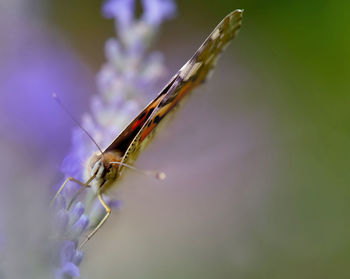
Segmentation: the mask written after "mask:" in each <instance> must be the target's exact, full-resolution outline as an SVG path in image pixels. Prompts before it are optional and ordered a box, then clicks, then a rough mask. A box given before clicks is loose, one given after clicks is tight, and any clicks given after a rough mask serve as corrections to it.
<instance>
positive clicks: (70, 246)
mask: <svg viewBox="0 0 350 279" xmlns="http://www.w3.org/2000/svg"><path fill="white" fill-rule="evenodd" d="M75 249H76V244H75V243H74V242H73V241H69V240H68V241H65V242H64V243H63V245H62V248H61V252H60V260H61V265H64V264H66V263H67V262H71V261H72V258H73V256H74V254H75Z"/></svg>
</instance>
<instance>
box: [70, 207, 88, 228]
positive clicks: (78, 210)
mask: <svg viewBox="0 0 350 279" xmlns="http://www.w3.org/2000/svg"><path fill="white" fill-rule="evenodd" d="M84 211H85V206H84V205H83V203H82V202H77V203H76V204H75V205H74V207H73V209H72V211H71V213H70V216H69V217H70V220H69V224H70V225H73V224H74V223H76V222H77V221H78V220H79V218H80V217H81V215H83V214H84Z"/></svg>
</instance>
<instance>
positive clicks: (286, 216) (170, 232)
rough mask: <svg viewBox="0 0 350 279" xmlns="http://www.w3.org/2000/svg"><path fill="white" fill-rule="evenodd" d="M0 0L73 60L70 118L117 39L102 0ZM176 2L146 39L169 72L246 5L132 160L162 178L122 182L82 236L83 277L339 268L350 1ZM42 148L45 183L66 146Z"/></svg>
mask: <svg viewBox="0 0 350 279" xmlns="http://www.w3.org/2000/svg"><path fill="white" fill-rule="evenodd" d="M3 3H4V5H13V8H12V9H11V11H14V13H18V14H17V15H15V16H17V17H18V16H23V15H25V16H26V18H27V20H28V22H30V23H31V24H33V25H40V26H45V28H46V29H47V30H49V32H50V34H51V35H50V36H51V37H54V38H55V42H59V44H61V45H64V46H65V47H66V48H69V49H70V50H71V51H72V53H73V54H74V57H78V58H76V59H78V60H79V61H82V62H81V63H82V64H83V65H84V66H83V68H84V69H86V74H85V75H84V78H82V79H78V80H76V83H77V86H78V87H79V86H83V87H84V86H87V87H88V88H89V90H87V91H88V93H85V95H84V92H81V93H77V95H75V96H71V97H70V98H72V99H73V101H72V103H73V104H74V108H76V112H75V113H76V114H77V115H79V114H81V113H82V112H83V111H87V110H88V109H89V108H88V103H89V96H90V95H91V94H93V93H94V91H95V89H94V80H93V77H94V73H96V72H97V71H98V69H99V68H100V66H101V65H102V63H103V62H104V60H105V58H104V53H103V48H104V42H105V40H106V39H107V38H109V37H111V36H114V29H113V23H112V21H111V20H106V19H103V18H102V16H101V5H102V2H101V1H92V0H89V1H87V0H85V1H83V0H74V1H62V0H54V1H27V2H21V1H13V2H10V1H8V2H6V1H4V0H3ZM15 3H17V4H15ZM177 3H178V16H177V18H175V19H174V20H172V21H169V22H166V23H165V24H164V26H163V28H162V31H161V33H160V36H159V39H158V41H157V44H156V45H155V47H154V49H157V50H161V51H162V52H163V53H164V54H165V59H166V60H165V61H166V64H167V66H168V67H169V74H168V77H170V76H172V74H173V73H174V72H175V71H176V70H177V69H178V68H180V67H181V66H182V64H183V63H184V62H185V61H186V60H187V59H188V58H189V57H190V56H191V55H192V54H193V53H194V51H195V50H196V48H197V47H198V46H199V45H200V44H201V43H202V41H203V40H204V38H205V37H206V36H207V35H208V34H209V32H211V30H212V29H213V28H214V27H215V26H216V24H217V23H218V22H219V21H220V20H221V18H223V17H224V16H225V15H226V14H227V13H229V12H230V11H232V10H234V9H236V8H243V9H245V12H244V19H243V26H242V29H241V32H240V33H239V36H238V37H237V38H236V39H235V41H234V42H233V44H232V45H231V46H230V47H229V48H228V49H227V51H226V53H224V55H223V59H221V60H220V62H219V63H218V67H217V70H216V72H215V74H214V76H213V78H212V79H211V80H210V82H208V83H207V84H205V85H204V86H202V87H201V89H200V90H197V91H200V92H196V94H195V96H194V97H193V98H191V99H190V100H189V102H188V104H186V106H184V108H183V110H182V112H181V113H179V114H178V115H177V116H176V118H175V119H174V121H173V122H172V123H171V124H170V127H169V129H167V130H166V131H164V133H162V134H160V135H159V137H157V139H156V140H155V142H154V143H153V144H152V145H151V146H150V147H149V148H148V149H147V150H146V151H145V152H144V153H143V154H142V156H141V157H140V160H139V161H138V162H137V165H138V166H140V167H143V168H162V169H164V170H165V171H166V173H167V174H168V180H166V181H165V182H164V183H160V182H154V181H152V180H148V179H145V178H143V177H140V176H138V175H130V176H129V177H128V178H126V179H124V181H123V187H121V193H120V195H121V199H122V200H123V201H124V206H123V208H122V210H121V211H120V212H119V213H115V214H114V215H113V216H112V218H111V220H109V222H108V224H107V225H106V226H105V227H104V228H103V230H102V231H100V232H99V233H98V235H97V236H96V238H94V239H93V240H91V241H90V242H89V243H88V245H87V247H86V258H85V259H84V262H83V264H82V268H81V270H82V275H83V277H84V278H123V279H129V278H130V279H131V278H152V279H156V278H168V279H172V278H174V279H175V278H177V279H178V278H182V279H185V278H201V279H204V278H208V279H209V278H247V279H248V278H249V279H253V278H284V279H288V278H305V279H306V278H315V279H316V278H317V279H320V278H350V270H349V268H348V266H349V260H350V240H349V239H350V237H349V235H350V227H349V224H350V222H349V212H350V203H349V202H348V201H349V200H350V187H349V182H350V175H349V171H348V168H349V163H350V160H349V158H350V148H349V139H350V137H349V136H350V129H349V127H350V126H349V122H350V110H349V108H348V107H349V103H350V94H349V81H348V79H349V78H348V74H349V49H350V45H349V38H350V36H349V35H350V34H349V33H350V25H349V22H348V16H347V15H346V11H347V10H348V9H349V8H350V4H349V3H350V2H345V1H344V2H340V1H305V2H301V1H272V0H266V1H256V0H255V1H254V0H250V1H233V0H230V1H209V0H201V1H200V0H193V1H185V0H182V1H177ZM16 5H17V6H16ZM24 31H25V30H24ZM53 47H54V44H53ZM64 78H65V77H64V76H63V77H62V79H63V81H64ZM86 80H90V81H89V82H88V85H86ZM70 82H75V81H70ZM164 82H166V80H164ZM79 94H80V95H79ZM72 106H73V105H71V107H72ZM61 117H62V121H63V122H64V123H66V124H65V126H64V128H65V129H68V131H67V132H66V133H62V131H60V133H59V134H58V135H57V136H56V137H55V138H57V137H59V139H58V140H57V141H58V144H59V143H61V144H62V147H61V148H62V149H65V150H68V147H69V141H70V133H69V127H71V126H69V125H71V124H67V123H69V120H67V119H66V118H65V116H64V115H63V114H62V115H61ZM14 126H15V125H14ZM11 129H12V128H11ZM61 130H63V128H61ZM11 131H12V132H13V133H15V132H16V133H18V131H16V129H15V128H13V130H10V133H11ZM43 133H45V131H43ZM5 138H6V137H5ZM9 144H13V143H9ZM47 146H48V147H47V149H50V144H49V143H48V145H47ZM30 148H31V149H32V151H31V152H32V153H33V154H38V153H39V154H40V153H43V152H42V145H36V144H35V143H33V144H32V145H30ZM50 154H51V153H50V151H47V152H45V154H42V155H40V156H39V157H40V158H37V160H35V159H33V158H31V159H30V162H32V163H33V162H34V163H35V164H34V165H35V170H36V172H35V173H39V172H40V171H39V170H40V169H42V168H43V166H44V165H45V166H46V168H47V175H46V177H47V178H46V179H47V185H50V183H49V182H50V181H51V184H53V182H52V181H54V180H55V179H57V178H58V177H59V174H57V169H56V168H57V165H59V162H60V160H62V159H63V157H64V156H63V154H64V153H60V154H54V156H53V157H52V156H51V157H50V156H49V155H50ZM51 155H52V154H51ZM28 157H30V156H29V155H28ZM49 157H50V158H49ZM52 158H54V159H52ZM23 160H27V159H25V158H24V159H23ZM28 160H29V159H28ZM48 162H49V163H48ZM24 164H25V163H24ZM27 173H30V170H27ZM32 184H33V185H34V184H35V183H34V182H32ZM47 185H43V186H42V189H43V188H45V187H46V188H47ZM124 186H125V187H124ZM46 191H47V192H48V191H49V190H46ZM29 192H30V193H31V191H29Z"/></svg>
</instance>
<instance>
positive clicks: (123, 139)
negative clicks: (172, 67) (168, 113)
mask: <svg viewBox="0 0 350 279" xmlns="http://www.w3.org/2000/svg"><path fill="white" fill-rule="evenodd" d="M175 78H176V76H174V77H173V78H172V79H171V80H170V82H169V83H168V84H167V85H166V86H165V87H164V89H163V90H162V91H161V92H160V93H159V95H158V96H157V97H156V98H155V99H154V100H153V101H152V102H150V103H149V104H148V105H147V106H146V107H145V108H144V109H143V110H142V111H141V113H140V114H139V115H138V116H136V117H135V119H134V120H133V121H132V122H131V123H130V124H129V125H128V126H127V127H126V128H125V129H124V130H123V131H122V132H121V133H120V135H118V136H117V138H116V139H115V140H114V141H113V142H112V143H111V144H110V145H109V146H108V147H107V148H106V150H105V151H104V152H108V151H117V152H118V153H120V154H122V155H124V154H125V153H126V151H127V149H128V148H129V146H130V144H131V142H132V141H133V140H134V138H135V137H136V135H137V134H138V133H139V132H140V130H141V129H142V127H143V125H144V124H145V122H146V121H147V120H148V119H149V118H150V116H151V114H152V113H153V111H154V110H155V109H156V108H157V107H158V105H159V104H160V102H161V101H162V100H163V99H164V97H165V96H166V93H167V92H168V90H169V88H170V87H171V86H172V84H173V83H174V81H175Z"/></svg>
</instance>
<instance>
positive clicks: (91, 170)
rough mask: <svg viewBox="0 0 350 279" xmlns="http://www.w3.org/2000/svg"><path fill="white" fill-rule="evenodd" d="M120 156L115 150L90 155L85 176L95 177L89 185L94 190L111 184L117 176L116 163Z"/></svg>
mask: <svg viewBox="0 0 350 279" xmlns="http://www.w3.org/2000/svg"><path fill="white" fill-rule="evenodd" d="M121 159H122V157H121V156H120V155H119V154H118V153H116V152H106V153H102V154H101V153H99V154H95V155H93V156H92V158H91V159H90V161H89V164H88V168H87V171H88V173H87V175H86V177H88V178H90V177H95V179H94V180H93V181H92V183H91V186H92V188H93V190H94V191H96V192H97V191H98V190H101V189H102V187H103V188H106V187H108V185H111V184H113V182H114V181H115V180H116V178H117V176H118V167H119V166H118V165H117V164H115V162H120V161H121Z"/></svg>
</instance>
